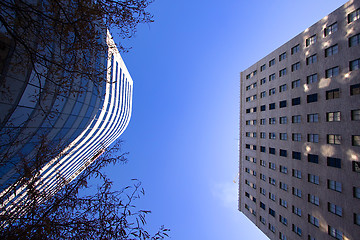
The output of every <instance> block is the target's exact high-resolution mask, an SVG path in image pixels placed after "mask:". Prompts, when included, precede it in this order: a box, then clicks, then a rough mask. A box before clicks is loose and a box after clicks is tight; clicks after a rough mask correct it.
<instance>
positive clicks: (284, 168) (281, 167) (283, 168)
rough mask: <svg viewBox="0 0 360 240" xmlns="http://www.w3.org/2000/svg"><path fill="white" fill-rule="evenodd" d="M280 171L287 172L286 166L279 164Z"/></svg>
mask: <svg viewBox="0 0 360 240" xmlns="http://www.w3.org/2000/svg"><path fill="white" fill-rule="evenodd" d="M280 172H281V173H285V174H287V172H288V169H287V167H285V166H282V165H280Z"/></svg>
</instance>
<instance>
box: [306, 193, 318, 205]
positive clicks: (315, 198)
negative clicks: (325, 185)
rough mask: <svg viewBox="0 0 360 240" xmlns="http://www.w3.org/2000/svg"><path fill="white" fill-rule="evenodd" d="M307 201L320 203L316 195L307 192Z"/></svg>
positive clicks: (315, 203)
mask: <svg viewBox="0 0 360 240" xmlns="http://www.w3.org/2000/svg"><path fill="white" fill-rule="evenodd" d="M308 202H309V203H312V204H314V205H316V206H319V205H320V200H319V197H317V196H315V195H312V194H308Z"/></svg>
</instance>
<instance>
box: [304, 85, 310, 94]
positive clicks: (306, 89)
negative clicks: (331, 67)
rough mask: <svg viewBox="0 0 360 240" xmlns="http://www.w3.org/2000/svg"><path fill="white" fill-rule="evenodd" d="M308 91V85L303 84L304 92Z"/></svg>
mask: <svg viewBox="0 0 360 240" xmlns="http://www.w3.org/2000/svg"><path fill="white" fill-rule="evenodd" d="M309 90H310V88H309V85H307V84H306V83H305V84H304V92H308V91H309Z"/></svg>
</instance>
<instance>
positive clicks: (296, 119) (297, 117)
mask: <svg viewBox="0 0 360 240" xmlns="http://www.w3.org/2000/svg"><path fill="white" fill-rule="evenodd" d="M299 99H300V98H299ZM291 120H292V123H301V115H294V116H292V117H291Z"/></svg>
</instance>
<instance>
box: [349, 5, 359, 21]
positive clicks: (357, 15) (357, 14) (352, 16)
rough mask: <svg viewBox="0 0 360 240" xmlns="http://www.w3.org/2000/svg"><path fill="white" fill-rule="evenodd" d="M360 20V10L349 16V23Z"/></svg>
mask: <svg viewBox="0 0 360 240" xmlns="http://www.w3.org/2000/svg"><path fill="white" fill-rule="evenodd" d="M359 18H360V8H358V9H356V10H355V11H353V12H351V13H349V14H348V23H351V22H354V21H356V20H358V19H359Z"/></svg>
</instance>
